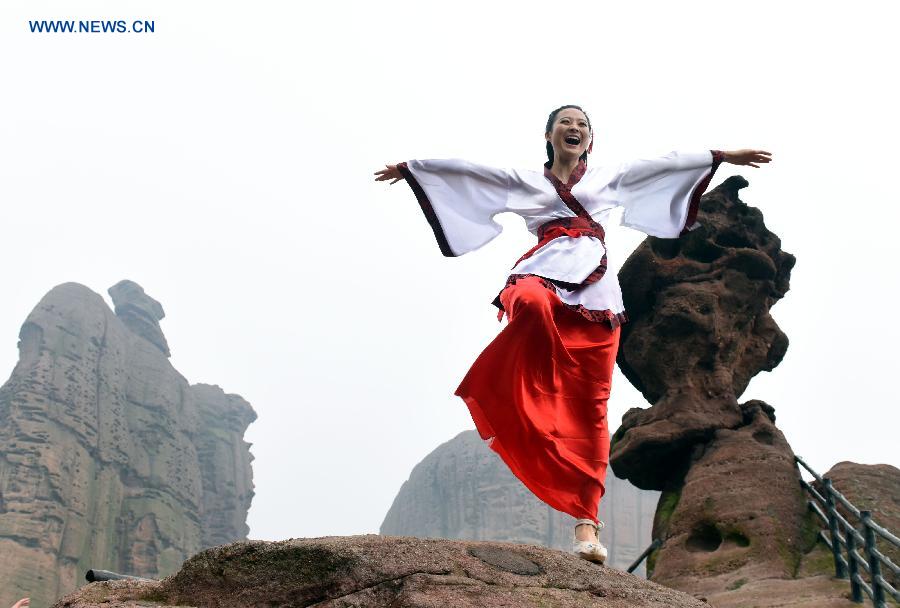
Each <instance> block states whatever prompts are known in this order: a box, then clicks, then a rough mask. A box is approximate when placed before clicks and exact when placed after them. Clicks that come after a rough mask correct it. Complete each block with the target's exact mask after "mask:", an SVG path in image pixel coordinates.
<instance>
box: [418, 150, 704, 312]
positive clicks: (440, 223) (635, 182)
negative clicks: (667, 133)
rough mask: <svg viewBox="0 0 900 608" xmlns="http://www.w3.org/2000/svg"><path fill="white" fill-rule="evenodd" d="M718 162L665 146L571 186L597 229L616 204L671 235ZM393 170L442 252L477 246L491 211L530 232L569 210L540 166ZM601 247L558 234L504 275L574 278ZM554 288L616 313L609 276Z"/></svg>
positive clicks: (617, 292) (435, 164) (441, 163)
mask: <svg viewBox="0 0 900 608" xmlns="http://www.w3.org/2000/svg"><path fill="white" fill-rule="evenodd" d="M717 166H718V162H717V159H716V158H715V157H714V155H713V153H712V152H711V151H709V150H704V151H702V152H688V153H685V152H671V153H669V154H667V155H665V156H662V157H660V158H654V159H641V160H636V161H633V162H628V163H623V164H621V165H619V166H611V167H597V168H587V169H586V171H585V172H584V175H583V176H582V177H581V178H580V179H579V180H578V181H577V183H575V184H574V185H571V183H570V184H569V185H570V186H571V194H572V196H574V198H575V199H577V203H580V205H581V207H583V209H584V211H585V212H586V213H587V214H588V215H589V216H590V218H591V219H593V220H594V221H595V222H597V223H598V224H600V226H603V227H605V226H606V225H607V223H608V221H609V216H610V213H611V212H612V211H613V209H615V208H616V207H620V206H621V207H623V208H624V213H623V215H622V225H624V226H629V227H631V228H635V229H636V230H640V231H641V232H644V233H646V234H648V235H652V236H657V237H662V238H675V237H678V236H679V235H680V234H682V233H683V232H684V231H685V230H691V229H693V228H695V227H696V226H697V224H696V221H695V218H696V211H697V205H698V204H699V199H700V195H701V194H703V191H704V190H705V188H706V186H707V185H708V183H709V179H710V178H711V176H712V173H713V172H714V171H715V168H716V167H717ZM400 169H401V172H403V173H404V176H405V177H406V178H407V182H408V183H409V185H410V187H411V188H412V189H413V192H414V193H415V194H416V198H417V200H418V201H419V205H420V206H421V207H422V210H423V212H424V213H425V215H426V217H427V218H428V221H429V223H430V224H431V227H432V229H433V230H434V233H435V237H436V238H437V240H438V244H439V246H440V247H441V251H442V252H443V253H444V255H447V256H458V255H463V254H465V253H468V252H470V251H473V250H475V249H478V248H479V247H482V246H483V245H485V244H486V243H488V242H489V241H491V240H492V239H494V238H495V237H496V236H497V235H499V234H500V231H501V230H502V228H501V226H500V225H499V224H498V223H497V222H495V221H494V219H493V217H494V216H495V215H496V214H498V213H503V212H512V213H515V214H517V215H519V216H521V217H522V218H524V220H525V224H526V226H527V227H528V230H529V231H531V232H532V233H534V234H537V231H538V228H539V227H540V226H541V225H543V224H546V223H547V222H549V221H551V220H558V219H560V218H566V217H574V216H576V212H575V211H573V209H571V208H570V206H567V205H566V203H565V202H564V201H563V199H562V198H561V195H560V193H559V192H558V191H557V187H556V186H554V184H553V183H552V182H551V180H550V178H548V177H547V176H546V175H545V173H546V172H544V173H539V172H536V171H517V170H510V169H495V168H491V167H485V166H482V165H477V164H474V163H471V162H468V161H464V160H411V161H408V162H407V163H403V164H401V166H400ZM571 181H572V180H570V182H571ZM688 224H690V225H688ZM605 254H606V249H605V245H604V244H603V242H601V240H600V239H598V238H595V237H592V236H581V237H567V236H562V237H558V238H555V239H553V240H551V241H550V242H549V243H547V244H545V245H544V246H543V247H541V248H540V249H538V250H537V251H535V252H534V253H533V254H532V255H531V256H530V257H528V258H526V259H523V260H521V261H520V262H519V263H518V264H516V266H514V267H513V268H512V270H511V271H510V275H521V274H533V275H538V276H541V277H544V278H546V279H550V280H551V282H552V281H558V282H562V283H567V284H573V283H574V284H576V285H578V284H582V282H583V281H584V280H585V279H586V278H587V277H588V275H590V274H591V273H592V272H594V270H595V269H597V267H598V265H600V263H601V260H602V259H603V256H604V255H605ZM557 295H559V297H560V299H561V300H562V301H563V302H565V303H566V304H568V305H569V306H570V307H572V308H579V307H583V309H585V310H587V311H595V312H597V313H606V314H605V316H606V318H609V319H610V320H611V322H613V323H615V319H619V320H621V319H624V311H625V306H624V304H623V303H622V292H621V289H620V287H619V281H618V277H616V275H615V274H614V273H606V274H604V275H603V277H602V278H601V279H600V280H599V281H596V282H593V283H586V284H583V285H581V286H580V287H578V288H576V289H572V290H569V289H563V288H560V289H557ZM601 316H602V315H601Z"/></svg>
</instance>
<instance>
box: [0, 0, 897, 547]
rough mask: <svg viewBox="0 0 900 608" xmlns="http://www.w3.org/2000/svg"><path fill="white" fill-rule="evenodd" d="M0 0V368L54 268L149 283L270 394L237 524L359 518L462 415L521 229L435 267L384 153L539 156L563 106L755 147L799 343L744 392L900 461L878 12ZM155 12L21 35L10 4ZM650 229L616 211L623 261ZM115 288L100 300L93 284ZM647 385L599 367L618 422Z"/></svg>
mask: <svg viewBox="0 0 900 608" xmlns="http://www.w3.org/2000/svg"><path fill="white" fill-rule="evenodd" d="M677 4H678V5H677V6H676V5H675V3H662V2H660V3H649V4H648V3H641V4H640V5H639V6H637V5H635V6H634V7H623V6H616V7H606V6H604V3H597V2H572V3H567V4H566V8H565V9H559V8H551V5H550V4H549V3H536V2H535V3H528V2H526V3H522V2H496V3H487V2H468V1H460V2H452V3H440V4H439V3H436V2H423V1H417V2H412V1H402V2H392V3H389V4H385V3H371V2H359V3H330V4H327V3H310V4H303V5H301V4H300V3H292V2H266V3H250V2H241V3H237V2H215V3H213V2H193V3H183V2H174V1H163V2H138V1H129V2H112V1H106V2H100V1H97V2H88V1H85V0H67V1H65V2H63V1H55V2H50V1H45V2H41V3H34V2H28V3H26V2H23V1H19V0H16V1H15V2H6V3H4V4H3V5H2V8H0V57H2V59H0V83H2V89H3V91H4V94H3V95H2V96H0V201H2V206H3V207H2V208H3V215H2V222H0V252H2V259H3V260H4V264H3V285H4V289H3V297H2V298H0V374H3V375H5V374H7V373H8V372H9V371H10V370H11V369H12V367H13V365H14V364H15V361H16V358H17V352H16V348H15V345H16V339H17V334H18V330H19V327H20V325H21V323H22V321H23V320H24V319H25V317H26V316H27V314H28V313H29V311H30V310H31V309H32V307H33V306H34V305H35V304H36V303H37V302H38V300H39V299H40V298H41V297H42V296H43V295H44V294H45V293H46V292H47V291H48V290H49V289H50V288H51V287H53V286H54V285H56V284H59V283H62V282H65V281H77V282H79V283H83V284H85V285H87V286H89V287H90V288H92V289H94V290H95V291H98V292H100V293H102V294H103V295H104V296H105V295H106V294H105V291H106V289H107V288H108V287H109V286H110V285H112V284H114V283H115V282H117V281H118V280H120V279H123V278H129V279H132V280H134V281H137V282H138V283H140V284H141V285H142V286H143V287H144V288H145V290H146V291H147V293H148V294H150V295H151V296H153V297H154V298H156V299H158V300H159V301H160V302H162V304H163V306H164V307H165V309H166V311H167V313H168V316H167V317H166V319H165V320H164V321H163V322H162V327H163V330H164V331H165V333H166V336H167V338H168V340H169V344H170V345H171V348H172V352H173V356H172V362H173V364H174V365H175V366H176V367H177V368H178V369H179V370H180V371H181V372H182V373H183V374H184V375H185V376H186V377H187V378H188V380H189V381H191V382H211V383H216V384H219V385H220V386H222V387H223V388H224V389H225V390H226V391H228V392H234V393H239V394H241V395H242V396H244V397H245V398H246V399H247V400H248V401H250V402H251V403H252V404H253V406H254V408H255V409H256V411H257V412H258V413H259V420H258V421H257V422H256V423H254V424H253V425H252V426H251V427H250V430H249V431H248V433H247V439H248V441H251V442H253V444H254V447H253V453H254V455H255V456H256V460H255V462H254V476H255V481H256V488H257V494H256V497H255V499H254V502H253V507H252V509H251V512H250V516H249V523H250V526H251V536H252V537H254V538H264V539H275V538H287V537H301V536H319V535H325V534H351V533H361V532H375V531H377V528H378V525H379V524H380V522H381V520H382V518H383V517H384V514H385V513H386V511H387V509H388V507H389V506H390V503H391V501H392V499H393V497H394V495H395V494H396V492H397V490H398V489H399V487H400V484H401V483H402V482H403V481H404V480H405V479H406V478H407V476H408V475H409V472H410V470H411V468H412V467H413V466H414V465H415V464H416V463H417V462H418V461H419V460H421V458H423V457H424V456H425V455H426V454H427V453H428V452H429V451H431V450H432V449H433V448H434V447H436V446H437V445H438V444H440V443H442V442H444V441H446V440H448V439H450V438H451V437H453V436H454V435H456V434H457V433H458V432H459V431H461V430H464V429H468V428H472V427H473V425H472V423H471V420H470V419H469V416H468V413H467V411H466V409H465V407H464V406H463V404H462V402H459V401H458V400H457V399H456V398H455V397H452V392H453V390H454V389H455V387H456V385H457V383H458V381H459V380H460V379H461V378H462V376H463V374H464V373H465V371H466V369H467V368H468V365H469V364H470V363H471V361H472V360H473V359H474V358H475V356H477V354H478V353H479V352H480V349H481V348H482V347H483V346H484V345H486V344H487V343H488V341H489V340H490V339H491V338H492V337H493V336H494V335H495V334H496V332H497V331H499V329H500V327H501V326H500V325H499V324H498V323H497V322H496V318H495V309H494V308H493V307H491V306H490V301H491V300H492V299H493V297H494V295H495V294H496V292H497V290H498V289H499V287H500V286H501V285H502V281H503V278H504V276H505V272H506V270H507V269H508V268H509V267H510V266H511V265H512V263H513V262H514V261H515V260H516V259H517V258H518V256H519V255H521V253H522V252H523V251H524V250H526V249H527V248H529V247H530V246H531V245H532V242H533V237H531V236H530V235H529V234H527V232H526V231H525V229H524V225H523V224H522V222H521V221H520V220H518V219H517V218H514V217H510V218H502V219H501V222H502V223H503V224H504V226H506V230H505V231H504V234H503V235H501V237H500V238H499V239H498V240H497V241H495V242H493V243H491V244H489V245H488V246H487V247H485V248H484V249H482V250H480V251H477V252H475V253H472V254H469V255H467V256H464V257H462V258H458V259H446V258H443V257H442V256H441V255H440V253H439V251H438V248H437V246H436V244H435V243H434V239H433V236H432V235H431V232H430V230H429V229H428V226H427V224H426V222H425V220H424V219H423V217H421V213H420V212H419V210H418V207H417V205H416V202H415V199H414V198H413V197H412V195H411V193H410V192H409V190H408V188H407V187H406V186H405V185H403V184H397V185H395V186H393V187H390V188H388V187H386V186H385V185H384V184H375V183H374V182H372V172H373V171H375V170H376V169H378V168H379V167H380V166H382V165H383V163H385V162H397V161H400V160H406V159H409V158H447V157H461V158H467V159H470V160H474V161H478V162H482V163H485V164H492V165H498V166H513V167H517V168H539V167H540V163H541V162H542V161H543V139H542V135H543V134H542V128H543V123H544V121H545V119H546V116H547V113H548V112H549V111H550V110H551V109H553V108H554V107H556V106H558V105H560V104H563V103H578V104H581V105H582V106H583V107H585V108H586V109H587V111H588V112H589V114H590V115H591V118H592V121H593V123H594V128H595V133H596V140H595V145H594V150H595V154H594V155H593V156H592V158H591V161H590V162H591V163H594V164H599V163H602V162H604V161H607V162H608V161H612V160H616V159H628V158H631V157H634V156H637V155H642V154H656V153H665V152H667V151H669V150H672V149H687V150H690V149H707V148H722V149H733V148H737V147H759V148H763V149H766V150H769V151H771V152H773V153H774V162H773V163H772V164H771V166H768V167H764V168H762V169H758V170H757V169H751V168H741V169H738V168H736V167H733V166H725V167H723V169H722V170H720V172H719V173H718V174H717V177H716V179H715V180H714V182H713V185H715V184H717V183H720V182H721V181H722V180H723V179H724V178H725V177H727V176H728V175H733V174H738V173H739V174H742V175H744V176H745V177H747V178H748V179H749V180H750V186H749V188H747V189H745V190H743V191H742V199H743V200H744V201H745V202H747V203H749V204H751V205H754V206H757V207H759V208H761V209H762V211H763V213H764V214H765V218H766V223H767V225H768V226H769V228H770V229H771V230H772V231H773V232H775V233H776V234H778V235H779V236H780V237H781V238H782V240H783V246H784V249H785V250H786V251H789V252H791V253H793V254H794V255H796V256H797V258H798V263H797V266H796V268H795V271H794V274H793V280H792V282H791V286H792V289H791V291H790V292H789V293H788V295H787V296H786V297H785V299H784V300H782V301H781V302H780V303H778V304H777V305H776V307H775V308H774V310H773V315H774V317H775V318H776V320H777V321H778V323H779V324H780V326H781V327H782V329H783V330H784V331H785V332H786V333H787V334H788V336H789V338H790V340H791V346H790V348H789V350H788V354H787V357H786V358H785V360H784V362H783V363H782V364H781V366H779V367H778V368H777V369H776V370H775V372H773V373H771V374H762V375H760V376H759V377H757V378H756V379H755V380H754V381H753V382H752V383H751V384H750V387H749V389H748V390H747V391H746V392H745V394H744V395H743V399H744V400H746V399H751V398H757V399H764V400H765V401H767V402H769V403H770V404H772V405H773V406H774V407H775V408H776V411H777V415H778V425H779V427H780V428H781V429H782V430H783V431H784V432H785V434H786V436H787V438H788V440H789V441H790V443H791V445H792V446H793V448H794V450H795V451H796V452H797V453H798V454H800V455H803V456H804V457H806V458H807V459H808V461H809V462H810V463H811V464H812V465H813V466H814V467H816V468H818V469H819V470H821V471H824V470H825V469H827V468H828V467H830V466H831V465H832V464H834V463H835V462H837V461H839V460H854V461H857V462H865V463H875V462H888V463H891V464H894V465H897V464H898V460H900V458H898V456H900V451H898V448H897V446H896V441H895V438H896V428H897V422H898V414H897V411H898V408H897V406H898V399H897V396H896V375H897V373H898V365H897V357H896V350H897V344H898V339H900V329H898V324H897V323H896V322H895V308H896V301H897V298H898V282H897V270H896V262H895V258H896V255H897V253H896V251H895V250H894V249H895V248H894V247H893V244H894V238H895V237H894V234H895V232H896V230H897V227H898V226H900V206H898V200H897V198H898V197H897V194H896V188H895V186H894V185H893V184H892V183H891V182H892V177H893V175H894V173H895V166H894V165H895V162H896V161H895V156H896V146H897V141H898V140H900V132H898V131H900V129H898V120H897V116H896V108H897V107H900V99H898V94H897V90H896V88H895V85H894V82H893V81H894V80H895V78H894V76H893V74H894V72H895V68H896V66H895V65H894V63H895V58H896V57H897V56H898V50H900V49H898V48H897V47H898V43H897V42H896V40H897V38H896V35H895V33H894V32H893V28H892V26H891V24H892V23H895V21H894V20H893V19H892V18H891V17H892V15H889V14H888V13H887V12H886V11H888V10H889V9H887V8H885V6H887V5H885V4H884V3H876V2H862V3H855V4H853V5H849V4H829V3H813V2H797V3H790V4H785V3H774V2H761V3H753V4H752V5H751V4H744V5H742V6H741V7H740V8H738V7H737V6H736V5H733V4H726V3H722V2H690V3H677ZM107 18H109V19H118V18H122V19H127V20H132V19H153V20H155V22H156V32H155V33H153V34H143V35H138V34H127V35H111V34H107V35H103V34H52V35H51V34H32V33H30V32H29V30H28V24H27V22H28V20H29V19H107ZM641 238H642V235H640V234H637V233H634V232H632V231H630V230H626V229H621V228H620V229H616V230H612V231H611V234H610V236H609V241H610V250H611V253H612V255H613V256H614V258H615V259H613V260H612V262H613V265H615V266H618V265H619V264H621V262H622V261H623V260H624V259H625V258H626V257H627V255H628V253H629V252H630V251H631V249H632V248H633V247H634V246H636V245H637V243H638V242H639V241H640V239H641ZM107 299H108V298H107ZM638 405H644V402H643V399H642V398H641V397H640V395H639V394H638V393H637V392H636V391H635V390H634V389H633V388H632V387H631V386H630V385H628V383H627V381H625V380H624V378H623V377H621V375H618V376H617V377H616V379H615V380H614V385H613V397H612V400H611V404H610V407H611V423H612V425H613V428H615V426H617V424H618V420H619V418H620V417H621V414H622V413H623V412H624V411H625V410H626V409H627V408H629V407H632V406H638Z"/></svg>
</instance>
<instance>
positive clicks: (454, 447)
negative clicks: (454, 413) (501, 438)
mask: <svg viewBox="0 0 900 608" xmlns="http://www.w3.org/2000/svg"><path fill="white" fill-rule="evenodd" d="M658 497H659V493H658V492H648V491H644V490H638V489H637V488H635V487H634V486H632V485H631V484H629V483H628V482H626V481H623V480H621V479H617V478H615V477H614V476H613V475H611V474H610V475H608V476H607V488H606V495H605V496H604V497H603V500H602V501H601V503H600V519H601V520H603V521H604V522H605V523H606V528H605V529H604V530H603V531H602V532H601V538H602V540H603V543H604V544H605V545H607V546H608V547H609V549H610V556H609V561H608V565H610V566H612V567H614V568H620V569H625V568H627V567H628V566H629V565H630V564H631V563H632V562H633V561H634V559H635V558H636V557H637V556H638V555H640V554H641V552H642V551H643V550H644V549H646V548H647V546H648V545H649V544H650V541H651V537H650V530H651V525H652V522H653V513H654V512H655V510H656V502H657V499H658ZM574 522H575V520H574V519H573V518H572V517H571V516H569V515H566V514H565V513H560V512H559V511H555V510H553V509H551V508H550V507H548V506H547V505H546V504H544V503H542V502H541V501H539V500H538V499H537V498H535V497H534V495H533V494H531V492H529V491H528V489H526V488H525V486H523V485H522V483H521V482H520V481H519V480H518V479H516V478H515V476H514V475H513V474H512V473H511V472H510V471H509V469H508V468H507V467H506V465H504V464H503V462H502V461H501V460H500V459H499V458H498V457H497V455H496V454H495V453H494V452H492V451H491V450H490V449H489V448H488V447H487V446H486V445H485V443H484V441H482V440H481V438H479V437H478V433H477V432H476V431H464V432H462V433H460V434H459V435H457V436H456V437H454V438H453V439H451V440H450V441H448V442H447V443H444V444H443V445H441V446H440V447H438V448H437V449H435V450H434V451H433V452H431V453H430V454H429V455H428V456H426V457H425V459H424V460H423V461H422V462H420V463H419V464H418V465H416V467H415V468H414V469H413V471H412V473H411V474H410V476H409V480H407V481H406V482H404V484H403V486H402V487H401V488H400V492H399V493H398V494H397V497H396V498H395V499H394V503H393V504H392V505H391V508H390V510H389V511H388V513H387V516H386V517H385V518H384V523H382V524H381V530H380V532H381V533H382V534H388V535H394V536H418V537H423V538H427V537H440V538H452V539H466V540H493V541H508V542H517V543H528V544H536V545H543V546H546V547H551V548H555V549H560V550H562V551H570V550H571V545H572V536H573V529H574V525H575V523H574ZM642 573H643V566H642V570H641V571H639V572H638V574H642Z"/></svg>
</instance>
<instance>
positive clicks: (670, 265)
mask: <svg viewBox="0 0 900 608" xmlns="http://www.w3.org/2000/svg"><path fill="white" fill-rule="evenodd" d="M745 186H747V182H746V180H744V179H743V178H741V177H731V178H728V179H727V180H725V181H724V182H723V183H722V184H721V185H720V186H719V187H717V188H715V189H714V190H713V191H711V192H710V193H709V194H707V195H706V196H704V197H703V198H702V200H701V206H700V216H699V220H700V222H701V224H702V227H701V228H699V229H697V230H694V231H692V232H690V233H689V234H687V235H686V236H684V237H682V238H681V239H657V238H652V237H650V238H648V239H646V240H645V241H644V243H642V244H641V245H640V246H639V247H638V248H637V250H636V251H635V252H634V254H633V255H632V256H631V257H630V258H629V260H628V261H627V262H626V264H625V265H624V266H623V267H622V271H621V273H620V281H621V283H622V285H623V294H624V299H625V305H626V307H627V309H628V312H629V316H630V318H631V322H630V323H628V324H627V325H625V326H623V331H622V345H621V348H620V351H619V357H618V363H619V366H620V367H621V369H622V371H623V372H624V373H625V375H626V377H628V379H629V380H631V382H632V383H633V384H634V385H635V386H636V387H637V388H638V389H639V390H640V391H641V392H642V393H643V395H644V397H646V398H647V400H648V401H649V402H650V403H651V404H652V405H651V406H650V407H649V408H646V409H637V408H635V409H632V410H630V411H628V412H627V413H626V414H625V416H624V417H623V419H622V426H621V427H620V428H619V429H618V430H617V431H616V432H615V434H614V435H613V440H612V441H613V445H612V448H611V454H610V462H611V465H612V467H613V470H614V471H615V473H616V474H617V475H619V476H621V477H624V478H627V479H628V480H630V481H631V482H632V483H634V484H635V485H636V486H638V487H640V488H647V489H656V490H662V492H663V493H662V496H661V497H660V501H659V506H658V508H657V512H656V518H655V522H654V537H655V538H657V539H658V540H660V541H661V542H662V545H661V547H660V548H658V549H657V550H656V551H654V552H653V553H652V554H651V556H650V558H649V560H648V572H649V573H650V577H651V580H654V581H656V582H660V583H662V584H665V585H668V586H672V587H674V588H677V589H681V590H683V591H688V592H690V593H692V594H695V595H697V596H702V597H705V598H707V599H708V600H709V601H710V602H711V603H712V604H713V605H715V606H718V607H720V608H726V607H730V606H746V605H753V606H759V607H764V606H797V607H799V606H810V607H811V606H817V607H820V606H841V605H848V604H849V602H848V601H847V599H846V597H845V596H846V594H847V593H848V592H849V587H848V586H847V584H846V583H843V584H841V583H840V582H834V581H831V580H830V579H829V578H828V575H827V573H826V572H825V570H824V569H823V568H822V563H823V561H822V559H821V558H822V552H821V550H818V549H814V544H815V533H816V526H815V521H814V520H813V519H812V517H811V515H810V514H809V513H808V512H807V510H806V507H805V498H804V496H803V493H802V491H801V487H800V485H799V482H800V475H799V470H798V468H797V465H796V464H795V462H794V454H793V451H792V450H791V447H790V445H789V444H788V442H787V441H786V440H785V438H784V436H783V435H782V433H781V432H780V431H779V430H778V429H777V428H776V426H775V410H774V408H772V407H771V406H769V405H768V404H766V403H763V402H761V401H748V402H746V403H743V404H741V403H739V401H738V398H739V397H740V396H741V394H742V393H743V392H744V390H745V389H746V388H747V385H748V383H749V382H750V379H751V378H752V377H753V376H755V375H756V374H757V373H759V372H760V371H771V370H772V369H773V368H774V367H775V366H776V365H778V363H779V362H780V361H781V359H782V357H783V356H784V354H785V351H786V349H787V344H788V341H787V337H786V336H785V335H784V333H783V332H782V331H781V330H780V329H779V328H778V326H777V325H776V324H775V322H774V320H773V319H772V317H771V315H770V314H769V310H770V308H771V307H772V306H773V305H774V304H775V302H777V301H778V300H779V299H780V298H781V297H783V296H784V295H785V293H786V292H787V290H788V288H789V281H790V273H791V269H792V268H793V266H794V261H795V260H794V257H793V256H792V255H790V254H788V253H785V252H784V251H782V250H781V242H780V240H779V239H778V237H777V236H776V235H774V234H773V233H772V232H770V231H769V230H768V229H767V228H766V226H765V223H764V222H763V217H762V213H760V211H759V210H758V209H754V208H753V207H749V206H748V205H746V204H744V203H743V202H742V201H741V200H740V199H739V198H738V191H739V190H740V189H741V188H744V187H745Z"/></svg>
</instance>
